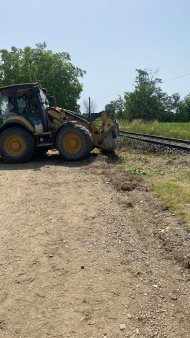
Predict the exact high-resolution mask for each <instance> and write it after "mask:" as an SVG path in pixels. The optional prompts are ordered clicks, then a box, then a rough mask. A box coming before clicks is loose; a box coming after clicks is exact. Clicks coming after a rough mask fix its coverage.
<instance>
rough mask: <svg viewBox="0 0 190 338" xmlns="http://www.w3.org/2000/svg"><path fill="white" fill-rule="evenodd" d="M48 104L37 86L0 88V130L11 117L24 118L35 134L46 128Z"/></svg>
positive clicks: (22, 85)
mask: <svg viewBox="0 0 190 338" xmlns="http://www.w3.org/2000/svg"><path fill="white" fill-rule="evenodd" d="M48 106H49V103H48V100H47V98H46V95H45V92H44V91H43V90H42V89H41V88H40V87H39V85H38V84H34V83H31V84H19V85H12V86H7V87H2V88H0V128H1V126H3V125H4V123H6V121H7V120H8V119H10V116H11V119H13V116H15V118H16V117H18V116H19V117H24V118H25V119H26V120H27V121H29V122H30V124H31V125H32V126H33V127H34V129H35V130H36V132H39V133H40V132H41V133H42V132H44V131H46V130H47V128H48V121H47V113H46V109H47V108H48Z"/></svg>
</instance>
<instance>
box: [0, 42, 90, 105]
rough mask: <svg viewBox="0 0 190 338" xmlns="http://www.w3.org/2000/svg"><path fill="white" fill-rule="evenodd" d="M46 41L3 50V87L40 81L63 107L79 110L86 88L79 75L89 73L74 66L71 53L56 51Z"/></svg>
mask: <svg viewBox="0 0 190 338" xmlns="http://www.w3.org/2000/svg"><path fill="white" fill-rule="evenodd" d="M46 47H47V45H46V43H38V44H36V47H35V48H31V47H29V46H27V47H25V48H23V49H20V48H16V47H12V48H11V51H8V50H6V49H1V50H0V86H4V85H9V84H13V83H21V82H39V83H40V84H41V86H42V87H45V88H47V89H48V93H50V94H52V95H55V96H56V103H57V105H59V106H62V107H65V108H68V109H71V110H76V109H77V108H78V106H77V100H78V99H79V97H80V93H81V91H82V85H81V83H80V82H79V80H78V78H79V77H82V76H83V74H84V73H85V72H84V71H83V70H81V69H80V68H77V67H75V66H73V65H72V63H71V58H70V55H69V54H68V53H65V52H61V53H53V52H52V51H51V50H47V49H46Z"/></svg>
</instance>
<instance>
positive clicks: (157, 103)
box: [105, 69, 190, 122]
mask: <svg viewBox="0 0 190 338" xmlns="http://www.w3.org/2000/svg"><path fill="white" fill-rule="evenodd" d="M161 83H162V80H161V79H159V78H157V77H156V73H153V72H151V71H146V70H142V69H137V76H136V80H135V89H134V91H133V92H126V93H125V94H124V97H123V98H122V97H121V96H120V97H119V98H118V99H117V100H115V101H111V102H110V103H108V104H107V105H106V106H105V110H107V111H108V112H109V113H110V114H112V115H114V116H115V117H116V118H117V119H119V120H122V119H123V120H129V121H132V120H136V119H141V120H144V121H152V120H157V121H160V122H188V121H190V94H189V95H187V96H186V97H185V98H184V99H181V98H180V95H179V94H178V93H175V94H173V95H171V96H169V95H167V94H166V93H164V92H163V91H162V89H161V87H160V84H161Z"/></svg>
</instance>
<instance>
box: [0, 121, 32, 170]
mask: <svg viewBox="0 0 190 338" xmlns="http://www.w3.org/2000/svg"><path fill="white" fill-rule="evenodd" d="M34 151H35V140H34V137H33V136H32V135H31V134H30V133H29V132H28V131H27V130H25V129H23V128H19V127H10V128H8V129H5V130H4V131H3V132H2V133H1V134H0V154H1V156H2V157H3V159H4V161H5V162H6V163H23V162H27V161H29V160H30V159H31V158H32V156H33V155H34Z"/></svg>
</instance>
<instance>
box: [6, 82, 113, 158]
mask: <svg viewBox="0 0 190 338" xmlns="http://www.w3.org/2000/svg"><path fill="white" fill-rule="evenodd" d="M99 117H101V119H102V123H101V127H100V128H98V127H97V124H96V123H95V120H96V119H97V118H99ZM117 136H118V124H117V122H116V121H115V120H113V119H112V118H111V117H110V116H109V114H108V113H107V112H105V111H102V112H100V113H98V114H93V115H92V116H90V117H89V118H84V117H83V116H82V115H79V114H77V113H75V112H73V111H70V110H67V109H63V108H60V107H51V106H50V105H49V102H48V99H47V97H46V93H45V90H44V89H43V88H41V87H40V85H39V84H38V83H22V84H15V85H10V86H6V87H1V88H0V156H2V158H3V159H4V161H5V162H7V163H21V162H27V161H29V160H30V159H31V158H32V157H33V155H34V154H35V152H39V151H40V152H41V153H43V152H46V151H47V150H48V149H57V150H58V151H59V154H60V156H61V157H62V158H64V159H66V160H73V161H75V160H80V159H83V158H85V157H88V156H89V154H90V152H91V150H92V149H93V148H94V147H97V148H100V149H104V150H108V151H112V150H113V149H114V148H115V141H114V139H115V138H116V137H117Z"/></svg>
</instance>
